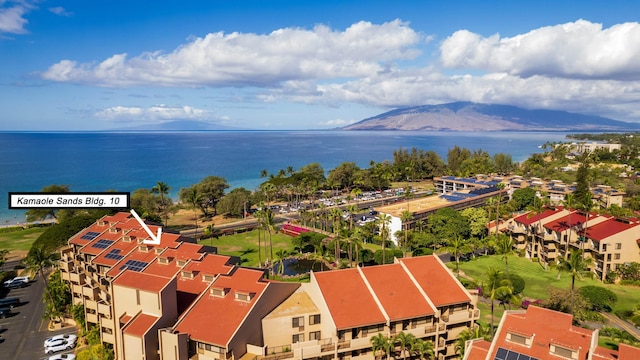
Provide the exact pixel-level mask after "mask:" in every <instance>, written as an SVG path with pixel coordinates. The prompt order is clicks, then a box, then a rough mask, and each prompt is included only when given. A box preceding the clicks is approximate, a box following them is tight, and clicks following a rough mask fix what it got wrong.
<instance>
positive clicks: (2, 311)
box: [0, 307, 12, 319]
mask: <svg viewBox="0 0 640 360" xmlns="http://www.w3.org/2000/svg"><path fill="white" fill-rule="evenodd" d="M11 314H12V312H11V308H8V307H5V308H0V319H4V318H7V317H9V316H11Z"/></svg>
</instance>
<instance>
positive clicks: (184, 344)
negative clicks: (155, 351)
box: [159, 329, 189, 360]
mask: <svg viewBox="0 0 640 360" xmlns="http://www.w3.org/2000/svg"><path fill="white" fill-rule="evenodd" d="M159 340H160V359H162V360H187V359H188V358H189V336H188V335H187V334H184V333H183V334H179V333H173V332H172V331H171V329H167V330H160V331H159Z"/></svg>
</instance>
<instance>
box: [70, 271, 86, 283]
mask: <svg viewBox="0 0 640 360" xmlns="http://www.w3.org/2000/svg"><path fill="white" fill-rule="evenodd" d="M84 278H85V275H84V274H76V273H74V272H70V273H69V280H70V281H71V282H72V283H74V284H77V285H80V284H83V283H84Z"/></svg>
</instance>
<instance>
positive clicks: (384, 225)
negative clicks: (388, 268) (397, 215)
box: [376, 213, 391, 264]
mask: <svg viewBox="0 0 640 360" xmlns="http://www.w3.org/2000/svg"><path fill="white" fill-rule="evenodd" d="M376 221H377V223H378V225H379V226H380V240H382V263H383V264H386V263H387V262H386V255H387V254H386V252H387V250H386V245H387V240H388V239H389V224H390V223H391V215H387V214H383V213H378V218H377V219H376Z"/></svg>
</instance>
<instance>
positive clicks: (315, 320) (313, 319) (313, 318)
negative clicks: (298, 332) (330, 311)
mask: <svg viewBox="0 0 640 360" xmlns="http://www.w3.org/2000/svg"><path fill="white" fill-rule="evenodd" d="M316 324H320V314H316V315H309V325H316Z"/></svg>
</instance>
